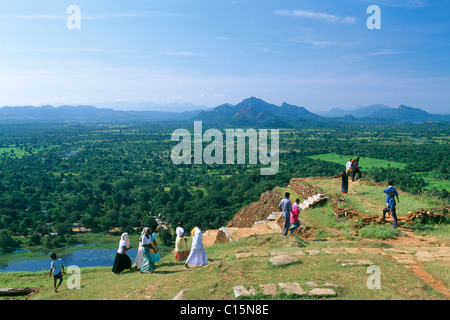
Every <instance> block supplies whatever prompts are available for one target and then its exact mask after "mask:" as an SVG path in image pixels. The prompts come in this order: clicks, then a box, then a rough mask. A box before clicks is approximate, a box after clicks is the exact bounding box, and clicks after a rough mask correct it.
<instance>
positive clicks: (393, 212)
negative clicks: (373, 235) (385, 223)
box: [383, 192, 397, 229]
mask: <svg viewBox="0 0 450 320" xmlns="http://www.w3.org/2000/svg"><path fill="white" fill-rule="evenodd" d="M388 196H389V200H388V206H387V207H386V208H384V209H383V220H385V215H386V213H387V212H389V213H390V214H391V216H392V218H393V219H394V229H397V212H396V210H395V205H396V203H395V198H394V196H395V195H394V193H393V192H389V193H388Z"/></svg>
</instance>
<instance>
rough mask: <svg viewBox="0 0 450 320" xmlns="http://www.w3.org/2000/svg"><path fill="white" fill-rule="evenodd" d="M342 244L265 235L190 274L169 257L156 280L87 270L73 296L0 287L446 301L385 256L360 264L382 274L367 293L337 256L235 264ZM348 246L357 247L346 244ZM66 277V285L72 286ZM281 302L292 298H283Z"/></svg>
mask: <svg viewBox="0 0 450 320" xmlns="http://www.w3.org/2000/svg"><path fill="white" fill-rule="evenodd" d="M339 245H342V242H339V243H337V242H336V243H333V242H329V243H325V242H321V241H317V242H316V241H314V242H309V243H308V247H307V248H299V247H298V245H297V240H296V239H295V238H293V237H290V238H283V237H282V236H281V235H278V234H275V235H263V236H255V237H250V238H247V239H244V240H241V241H239V242H231V243H228V244H222V245H215V246H213V247H209V248H207V254H208V259H209V261H210V264H209V265H208V266H206V267H202V268H197V269H191V270H186V269H184V268H183V264H182V263H180V262H176V261H175V260H174V258H173V256H172V255H170V256H166V257H165V258H164V259H163V260H162V261H161V262H160V263H159V266H158V268H157V272H156V273H155V274H150V275H143V274H140V273H139V272H125V273H123V274H122V275H115V274H113V273H112V272H111V269H110V268H84V269H82V271H81V285H82V288H81V289H80V290H69V289H67V288H66V287H65V286H64V284H63V286H62V288H61V289H60V291H59V292H58V293H54V292H53V290H52V281H53V280H51V279H49V278H48V275H47V273H46V272H40V273H8V274H6V275H4V276H3V275H2V277H1V278H0V286H1V287H26V286H31V287H39V286H41V288H40V291H39V293H37V294H35V295H33V296H32V297H31V299H44V300H47V299H49V300H58V299H62V300H75V299H76V300H85V299H90V300H100V299H150V300H159V299H164V300H170V299H172V298H173V297H174V296H175V295H176V294H177V293H178V292H179V291H180V290H182V289H184V290H185V298H186V299H193V300H207V299H213V300H229V299H234V295H233V287H234V286H237V285H245V286H247V287H248V286H250V285H251V286H254V287H255V288H257V287H258V285H259V284H267V283H279V282H298V283H300V285H302V287H303V288H305V289H306V288H308V286H307V285H306V282H308V281H314V282H316V283H317V284H318V285H319V286H320V285H322V286H323V284H324V283H325V282H332V283H334V284H336V285H338V286H339V287H338V288H337V289H336V291H337V293H338V297H336V298H333V299H441V296H440V295H439V294H438V293H436V292H435V291H434V290H432V289H430V288H429V287H428V286H427V285H425V284H424V283H423V282H422V281H421V280H420V279H418V278H416V277H415V276H414V275H412V274H411V273H410V272H405V271H406V269H405V268H404V267H403V266H399V265H397V264H396V263H395V262H393V261H391V260H388V259H385V258H383V257H382V256H380V255H370V254H362V255H359V256H358V259H370V260H371V261H372V262H373V263H374V264H376V265H378V266H379V267H380V268H381V270H389V272H384V273H382V289H381V290H369V289H367V287H366V281H367V278H368V276H369V275H368V274H367V273H366V267H364V266H353V267H342V266H341V262H339V261H337V257H336V256H335V255H326V254H319V255H316V256H305V257H301V258H300V260H301V262H300V263H297V264H293V265H291V266H288V267H283V268H281V269H277V268H274V267H273V266H271V265H269V263H268V259H269V258H268V257H251V258H246V259H236V258H235V257H234V254H236V253H240V252H249V251H251V252H270V251H298V250H300V249H320V248H323V247H328V246H339ZM345 246H347V247H351V246H353V245H352V244H351V243H346V244H345ZM354 258H355V257H354V256H352V255H348V254H344V255H340V256H339V259H354ZM67 278H68V276H67V275H66V277H65V279H66V280H67ZM275 298H276V299H285V298H293V297H286V296H284V295H283V294H282V293H279V295H278V296H276V297H275Z"/></svg>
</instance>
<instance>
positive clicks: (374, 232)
mask: <svg viewBox="0 0 450 320" xmlns="http://www.w3.org/2000/svg"><path fill="white" fill-rule="evenodd" d="M400 234H401V232H400V231H399V230H397V229H394V228H392V227H390V226H386V225H373V226H372V225H370V226H366V227H364V228H361V229H360V230H359V235H360V236H361V237H363V238H369V239H380V240H386V239H395V238H396V237H398V236H399V235H400Z"/></svg>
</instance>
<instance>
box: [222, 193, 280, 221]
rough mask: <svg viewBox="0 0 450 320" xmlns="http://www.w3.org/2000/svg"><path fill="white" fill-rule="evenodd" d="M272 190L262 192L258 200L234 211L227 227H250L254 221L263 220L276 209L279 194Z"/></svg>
mask: <svg viewBox="0 0 450 320" xmlns="http://www.w3.org/2000/svg"><path fill="white" fill-rule="evenodd" d="M275 189H276V188H274V189H273V190H269V191H266V192H264V193H263V194H262V195H261V197H260V198H259V201H258V202H252V203H250V204H249V205H248V206H246V207H244V208H242V209H241V210H240V211H239V212H238V213H236V214H235V215H234V217H233V219H232V220H231V221H230V222H228V224H227V227H235V228H250V227H252V226H253V225H254V223H255V222H257V221H261V220H265V219H266V218H267V217H268V216H269V215H270V214H271V213H272V212H274V211H278V210H279V209H278V205H279V204H280V200H281V198H280V195H279V194H278V193H277V192H276V191H275Z"/></svg>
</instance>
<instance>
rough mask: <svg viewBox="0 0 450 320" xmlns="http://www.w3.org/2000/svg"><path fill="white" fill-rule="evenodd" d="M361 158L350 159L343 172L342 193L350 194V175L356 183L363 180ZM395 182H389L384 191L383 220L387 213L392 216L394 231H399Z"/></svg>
mask: <svg viewBox="0 0 450 320" xmlns="http://www.w3.org/2000/svg"><path fill="white" fill-rule="evenodd" d="M358 162H359V157H358V158H356V159H350V160H349V161H348V162H347V163H346V165H345V170H344V171H342V172H341V181H342V183H341V192H342V193H344V194H346V193H347V192H348V177H349V175H351V176H352V181H355V179H358V178H361V177H362V173H361V171H360V170H359V164H358ZM393 184H394V183H393V182H392V181H389V182H388V185H389V186H388V187H387V188H386V189H384V190H383V192H384V193H386V207H385V208H384V209H383V220H385V218H386V213H387V214H389V215H390V216H392V218H393V219H394V229H397V212H396V209H395V207H396V205H397V203H396V201H395V198H397V201H398V202H400V200H399V199H398V192H397V190H396V189H395V188H394V187H393Z"/></svg>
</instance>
